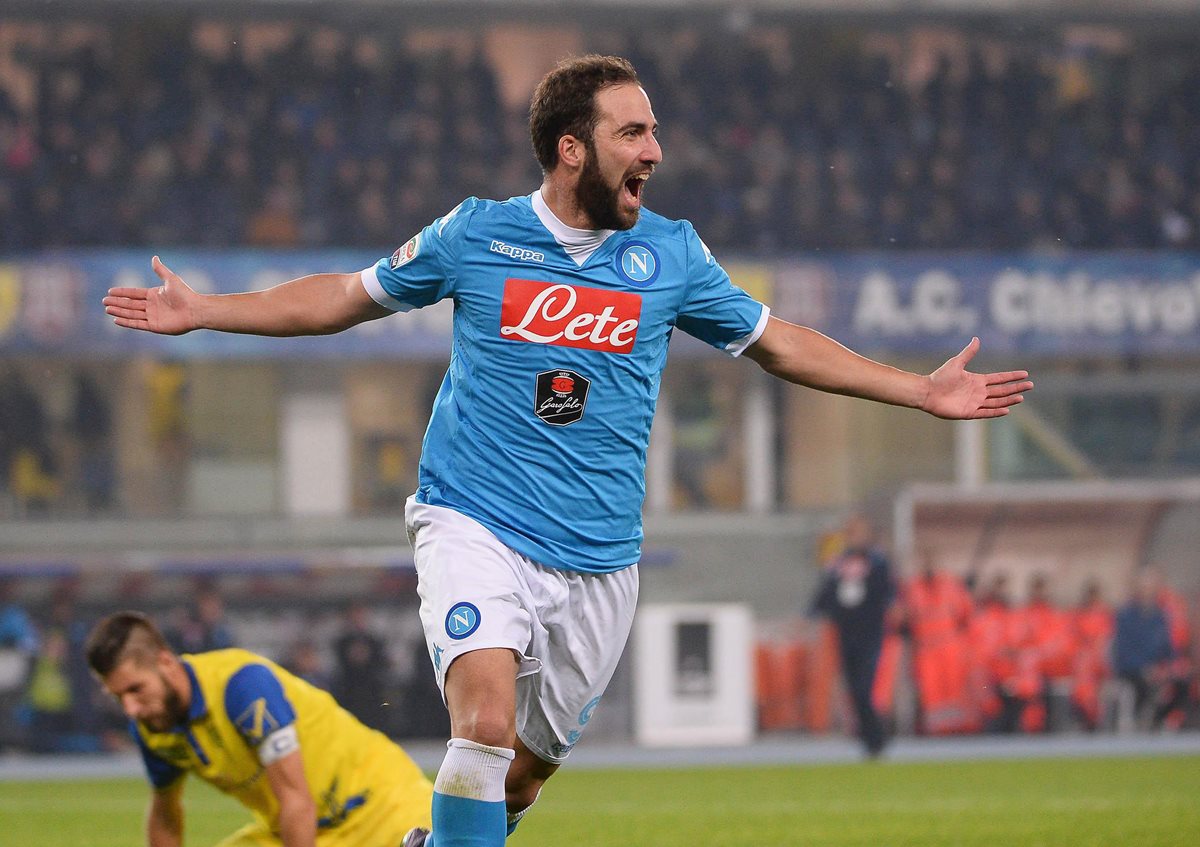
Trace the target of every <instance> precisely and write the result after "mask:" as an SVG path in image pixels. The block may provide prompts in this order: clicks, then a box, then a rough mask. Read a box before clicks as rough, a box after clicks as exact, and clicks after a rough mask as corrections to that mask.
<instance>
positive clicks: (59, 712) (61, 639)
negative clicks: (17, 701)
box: [26, 629, 74, 753]
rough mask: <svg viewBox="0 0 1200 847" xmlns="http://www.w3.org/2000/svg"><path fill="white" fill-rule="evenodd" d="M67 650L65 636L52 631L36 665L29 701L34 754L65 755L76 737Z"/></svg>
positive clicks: (29, 718)
mask: <svg viewBox="0 0 1200 847" xmlns="http://www.w3.org/2000/svg"><path fill="white" fill-rule="evenodd" d="M68 650H69V647H68V644H67V636H66V633H64V632H62V631H61V630H59V629H51V630H50V631H49V632H47V633H46V636H45V638H43V639H42V644H41V647H40V649H39V650H38V653H37V656H36V657H35V659H34V662H33V672H32V673H31V674H30V677H29V691H28V694H27V700H26V701H27V705H28V710H29V716H28V725H29V733H28V738H29V749H31V750H33V751H34V752H35V753H61V752H64V751H65V750H66V749H67V748H68V739H69V738H70V737H71V736H72V734H73V732H72V730H73V729H74V726H73V723H72V717H73V714H72V713H73V706H74V692H73V691H72V690H71V680H70V677H69V676H68V674H67V654H68Z"/></svg>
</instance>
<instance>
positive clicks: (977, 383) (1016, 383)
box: [921, 338, 1033, 420]
mask: <svg viewBox="0 0 1200 847" xmlns="http://www.w3.org/2000/svg"><path fill="white" fill-rule="evenodd" d="M978 352H979V339H978V338H972V339H971V343H970V344H968V345H967V346H966V347H964V348H963V350H962V352H961V353H959V354H958V355H957V356H955V357H954V358H952V359H950V360H949V361H947V362H946V364H944V365H942V366H941V367H940V368H938V369H937V370H936V371H934V372H933V373H931V374H930V375H929V376H928V377H926V379H928V380H929V391H928V393H927V394H926V396H925V402H924V403H922V404H921V408H922V409H923V410H924V411H926V412H929V414H931V415H935V416H936V417H939V418H946V419H949V420H973V419H975V418H999V417H1003V416H1004V415H1007V414H1008V410H1009V407H1010V406H1015V405H1016V404H1017V403H1020V402H1021V401H1023V400H1024V399H1025V397H1024V394H1023V392H1026V391H1029V390H1030V389H1031V388H1033V383H1032V382H1030V381H1029V372H1028V371H1001V372H999V373H990V374H977V373H971V372H970V371H968V370H967V365H968V364H969V363H970V361H971V360H972V359H973V358H975V354H976V353H978Z"/></svg>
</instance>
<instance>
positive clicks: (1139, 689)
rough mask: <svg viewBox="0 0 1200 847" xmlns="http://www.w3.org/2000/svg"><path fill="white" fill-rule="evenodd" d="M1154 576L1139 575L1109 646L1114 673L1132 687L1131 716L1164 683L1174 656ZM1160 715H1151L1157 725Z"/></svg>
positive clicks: (1120, 611) (1143, 707) (1119, 610)
mask: <svg viewBox="0 0 1200 847" xmlns="http://www.w3.org/2000/svg"><path fill="white" fill-rule="evenodd" d="M1157 589H1158V582H1157V579H1156V576H1155V575H1154V574H1153V573H1151V572H1149V571H1143V572H1142V573H1140V574H1138V576H1137V578H1136V580H1135V582H1134V588H1133V594H1132V596H1131V597H1130V599H1129V602H1128V603H1126V604H1125V605H1124V606H1122V607H1121V608H1120V609H1118V610H1117V616H1116V622H1115V627H1114V632H1113V643H1112V668H1113V673H1114V674H1115V675H1116V676H1118V677H1119V678H1121V679H1123V680H1125V681H1126V682H1128V683H1129V684H1130V685H1132V686H1133V691H1134V713H1135V714H1137V715H1141V714H1142V713H1143V711H1144V710H1145V708H1146V704H1147V703H1148V702H1149V701H1150V700H1151V699H1152V698H1155V697H1157V695H1158V691H1159V689H1160V688H1161V687H1162V685H1163V683H1164V682H1165V681H1166V669H1167V665H1168V663H1169V662H1170V661H1171V659H1172V658H1173V657H1174V655H1175V649H1174V648H1173V647H1172V646H1171V633H1170V630H1169V629H1168V628H1167V616H1166V614H1165V613H1164V612H1163V610H1162V607H1161V606H1160V605H1159V604H1158V601H1157V596H1156V592H1157ZM1159 720H1160V716H1159V715H1155V716H1154V722H1155V723H1158V722H1159Z"/></svg>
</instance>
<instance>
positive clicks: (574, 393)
mask: <svg viewBox="0 0 1200 847" xmlns="http://www.w3.org/2000/svg"><path fill="white" fill-rule="evenodd" d="M591 385H592V381H591V380H590V379H588V378H587V377H586V376H581V375H580V374H577V373H575V371H568V370H562V369H559V370H553V371H542V372H541V373H540V374H538V375H537V390H536V391H535V392H534V403H533V413H534V414H535V415H537V416H538V417H539V418H541V419H542V420H544V421H545V422H546V423H548V424H550V425H551V426H566V425H567V424H573V423H575V421H577V420H579V419H580V418H582V417H583V409H584V406H586V405H587V395H588V389H589V388H591Z"/></svg>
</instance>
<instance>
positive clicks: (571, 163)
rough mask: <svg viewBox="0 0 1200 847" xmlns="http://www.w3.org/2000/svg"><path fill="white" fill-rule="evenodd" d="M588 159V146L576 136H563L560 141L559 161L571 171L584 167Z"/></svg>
mask: <svg viewBox="0 0 1200 847" xmlns="http://www.w3.org/2000/svg"><path fill="white" fill-rule="evenodd" d="M586 159H587V145H586V144H584V143H583V139H581V138H577V137H575V136H574V135H563V136H560V137H559V139H558V161H559V162H561V163H562V164H564V165H566V166H567V167H568V168H570V169H571V170H575V169H577V168H581V167H583V163H584V161H585V160H586Z"/></svg>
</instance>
